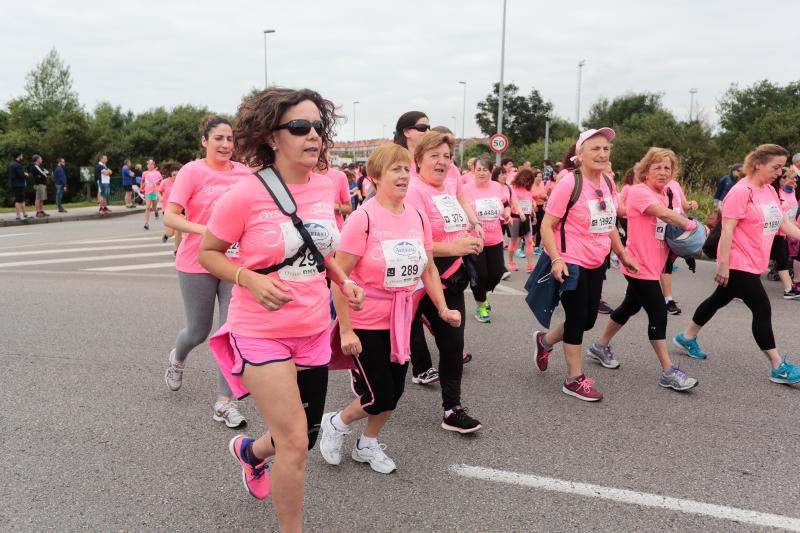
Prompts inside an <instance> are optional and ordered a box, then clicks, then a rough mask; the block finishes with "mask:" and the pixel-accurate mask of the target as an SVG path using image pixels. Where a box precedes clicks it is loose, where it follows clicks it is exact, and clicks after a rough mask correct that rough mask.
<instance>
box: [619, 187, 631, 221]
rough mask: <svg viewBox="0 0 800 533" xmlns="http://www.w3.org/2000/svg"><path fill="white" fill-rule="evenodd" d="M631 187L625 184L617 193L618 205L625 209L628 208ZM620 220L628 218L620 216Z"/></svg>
mask: <svg viewBox="0 0 800 533" xmlns="http://www.w3.org/2000/svg"><path fill="white" fill-rule="evenodd" d="M631 187H633V185H629V184H627V183H626V184H625V185H623V186H622V190H621V191H620V192H619V205H624V206H625V208H626V209H627V207H628V203H627V202H628V193H629V192H631ZM620 218H628V216H627V215H625V216H620Z"/></svg>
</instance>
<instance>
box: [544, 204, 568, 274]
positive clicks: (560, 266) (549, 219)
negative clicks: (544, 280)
mask: <svg viewBox="0 0 800 533" xmlns="http://www.w3.org/2000/svg"><path fill="white" fill-rule="evenodd" d="M560 221H561V219H560V218H558V217H555V216H553V215H550V214H548V213H545V214H544V219H542V226H541V228H540V229H539V232H540V233H541V236H542V246H544V249H545V251H546V252H547V255H548V256H549V257H550V261H552V262H553V265H552V267H551V268H550V273H551V274H552V275H553V277H554V278H555V279H556V281H557V282H559V283H563V282H564V278H566V277H568V276H569V269H568V268H567V264H566V263H565V262H564V260H563V259H561V256H560V255H559V253H558V248H557V247H556V234H555V227H556V225H558V223H559V222H560Z"/></svg>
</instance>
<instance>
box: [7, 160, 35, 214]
mask: <svg viewBox="0 0 800 533" xmlns="http://www.w3.org/2000/svg"><path fill="white" fill-rule="evenodd" d="M12 156H13V159H12V160H11V162H10V163H9V164H8V170H7V174H8V185H9V187H11V190H12V191H13V192H14V208H15V209H16V211H17V220H27V219H29V218H33V217H31V216H30V215H29V214H27V213H26V212H25V189H26V188H27V186H28V174H27V173H26V172H25V169H24V168H22V160H23V159H24V156H23V154H22V152H20V151H19V150H17V151H15V152H14V153H13V154H12Z"/></svg>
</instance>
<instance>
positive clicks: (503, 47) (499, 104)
mask: <svg viewBox="0 0 800 533" xmlns="http://www.w3.org/2000/svg"><path fill="white" fill-rule="evenodd" d="M505 66H506V0H503V33H502V37H501V39H500V88H499V90H498V93H497V133H503V74H504V71H505ZM494 164H495V165H500V153H499V152H498V153H497V154H495V156H494Z"/></svg>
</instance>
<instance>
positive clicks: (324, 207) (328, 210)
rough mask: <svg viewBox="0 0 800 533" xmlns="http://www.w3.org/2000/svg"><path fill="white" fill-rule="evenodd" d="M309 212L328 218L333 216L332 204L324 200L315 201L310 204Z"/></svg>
mask: <svg viewBox="0 0 800 533" xmlns="http://www.w3.org/2000/svg"><path fill="white" fill-rule="evenodd" d="M311 213H312V214H313V215H317V216H320V217H328V218H330V217H332V216H333V206H332V205H331V204H326V203H324V202H317V203H316V204H314V205H312V206H311Z"/></svg>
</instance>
